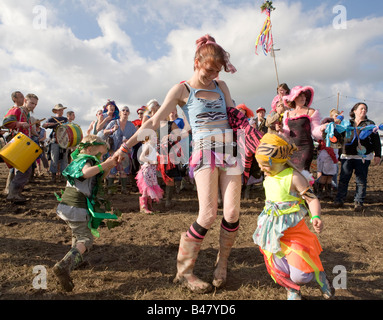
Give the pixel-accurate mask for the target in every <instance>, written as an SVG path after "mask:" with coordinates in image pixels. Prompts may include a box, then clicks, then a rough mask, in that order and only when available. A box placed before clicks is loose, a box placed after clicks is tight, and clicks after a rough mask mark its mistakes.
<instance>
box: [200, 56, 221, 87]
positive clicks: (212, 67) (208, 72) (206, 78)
mask: <svg viewBox="0 0 383 320" xmlns="http://www.w3.org/2000/svg"><path fill="white" fill-rule="evenodd" d="M197 69H198V78H199V81H200V82H201V83H202V84H203V85H205V86H209V85H210V84H211V83H212V82H213V80H214V79H216V78H217V77H218V75H219V73H220V72H221V70H222V65H221V64H218V65H216V64H213V63H210V62H206V63H204V64H201V63H200V62H198V61H197Z"/></svg>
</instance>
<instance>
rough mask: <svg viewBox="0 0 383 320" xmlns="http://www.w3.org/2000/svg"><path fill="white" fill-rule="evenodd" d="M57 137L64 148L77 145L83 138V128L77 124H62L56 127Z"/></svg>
mask: <svg viewBox="0 0 383 320" xmlns="http://www.w3.org/2000/svg"><path fill="white" fill-rule="evenodd" d="M56 139H57V143H58V145H59V146H60V147H61V148H63V149H67V148H70V147H76V146H77V145H78V144H80V142H81V140H82V130H81V128H80V126H78V125H77V124H71V123H70V124H62V125H60V126H58V127H57V128H56Z"/></svg>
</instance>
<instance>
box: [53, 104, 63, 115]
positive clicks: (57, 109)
mask: <svg viewBox="0 0 383 320" xmlns="http://www.w3.org/2000/svg"><path fill="white" fill-rule="evenodd" d="M65 109H66V107H64V106H63V105H62V104H61V103H59V104H56V105H55V107H54V108H53V109H52V112H53V113H56V112H57V111H59V110H65Z"/></svg>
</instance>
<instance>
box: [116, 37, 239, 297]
mask: <svg viewBox="0 0 383 320" xmlns="http://www.w3.org/2000/svg"><path fill="white" fill-rule="evenodd" d="M196 45H197V50H196V53H195V59H194V73H193V75H192V77H191V78H190V79H189V80H188V81H184V82H181V83H178V84H176V85H175V86H173V87H172V88H171V89H170V91H169V92H168V94H167V95H166V98H165V100H164V102H163V104H162V105H161V107H160V108H159V110H158V111H157V112H156V113H155V114H154V115H153V116H152V117H151V118H150V119H148V120H147V121H145V122H144V123H143V125H142V127H141V128H140V129H139V130H138V131H137V133H136V134H135V135H134V136H133V137H132V138H130V139H129V140H128V141H127V142H126V143H124V144H123V145H122V146H121V148H120V150H119V151H118V152H117V153H116V157H118V160H121V158H124V157H125V156H126V153H127V152H128V150H129V149H130V148H131V147H132V146H134V145H135V144H136V143H137V142H138V141H142V140H143V139H144V138H145V135H147V134H144V132H145V130H149V129H150V130H156V129H157V128H159V127H160V123H161V121H164V120H165V119H166V118H167V117H168V115H169V114H170V113H171V112H173V111H174V110H175V109H176V107H177V105H178V106H180V107H181V109H182V110H183V112H184V114H185V117H186V120H187V122H188V123H189V126H190V127H191V131H192V136H193V144H194V146H193V153H192V156H191V159H190V162H189V163H190V167H189V170H190V174H191V175H192V176H194V179H195V182H196V185H197V192H198V201H199V212H198V217H197V219H196V221H195V222H193V223H192V224H191V226H190V228H189V229H188V230H187V232H183V233H182V234H181V239H180V245H179V251H178V256H177V274H176V277H175V279H174V282H175V283H180V284H182V285H183V286H185V287H187V288H188V289H189V290H191V291H192V292H196V293H206V292H209V291H211V290H212V289H213V286H215V287H216V288H221V287H223V286H224V285H225V283H226V277H227V265H228V257H229V255H230V252H231V248H232V246H233V245H234V242H235V238H236V235H237V232H238V228H239V211H240V199H241V173H242V170H241V169H240V166H239V163H238V162H237V161H236V160H237V159H236V157H235V156H234V154H233V153H234V150H233V144H232V143H233V133H232V131H231V127H230V126H229V118H228V108H235V105H234V103H233V99H232V98H231V95H230V91H229V89H228V87H227V85H226V83H225V82H224V81H222V80H218V79H217V78H218V75H219V73H220V72H221V71H222V70H224V71H226V72H231V73H234V72H236V69H235V68H234V66H233V65H232V64H231V63H230V61H229V54H228V53H227V52H226V51H225V50H224V49H223V48H222V47H221V46H220V45H218V44H217V43H216V41H215V39H214V38H213V37H211V36H210V35H205V36H202V37H201V38H199V39H198V40H197V41H196ZM218 189H220V191H221V194H222V200H223V219H222V222H221V228H220V239H219V253H218V257H217V260H216V269H215V271H214V275H213V282H212V284H213V286H212V285H211V284H210V283H208V282H206V281H204V280H202V279H200V278H199V277H197V276H196V275H194V273H193V269H194V265H195V262H196V259H197V257H198V253H199V251H200V249H201V245H202V242H203V239H204V238H205V236H206V234H207V232H208V230H209V229H210V228H211V227H212V225H213V223H214V221H215V220H216V218H217V209H218Z"/></svg>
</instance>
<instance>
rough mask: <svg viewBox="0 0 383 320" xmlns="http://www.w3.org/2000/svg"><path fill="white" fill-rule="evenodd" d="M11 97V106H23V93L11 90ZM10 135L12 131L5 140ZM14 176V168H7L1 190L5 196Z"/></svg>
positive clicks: (8, 138)
mask: <svg viewBox="0 0 383 320" xmlns="http://www.w3.org/2000/svg"><path fill="white" fill-rule="evenodd" d="M11 98H12V101H13V107H22V106H23V104H24V99H25V98H24V95H23V94H22V93H21V92H20V91H15V92H12V95H11ZM4 120H5V119H4ZM12 136H13V133H12V132H10V134H9V136H8V137H7V141H9V140H10V139H11V137H12ZM14 176H15V169H14V168H11V169H9V174H8V178H7V183H6V184H5V188H4V191H3V193H4V195H6V196H7V195H8V192H9V184H10V183H11V181H12V179H13V177H14Z"/></svg>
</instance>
